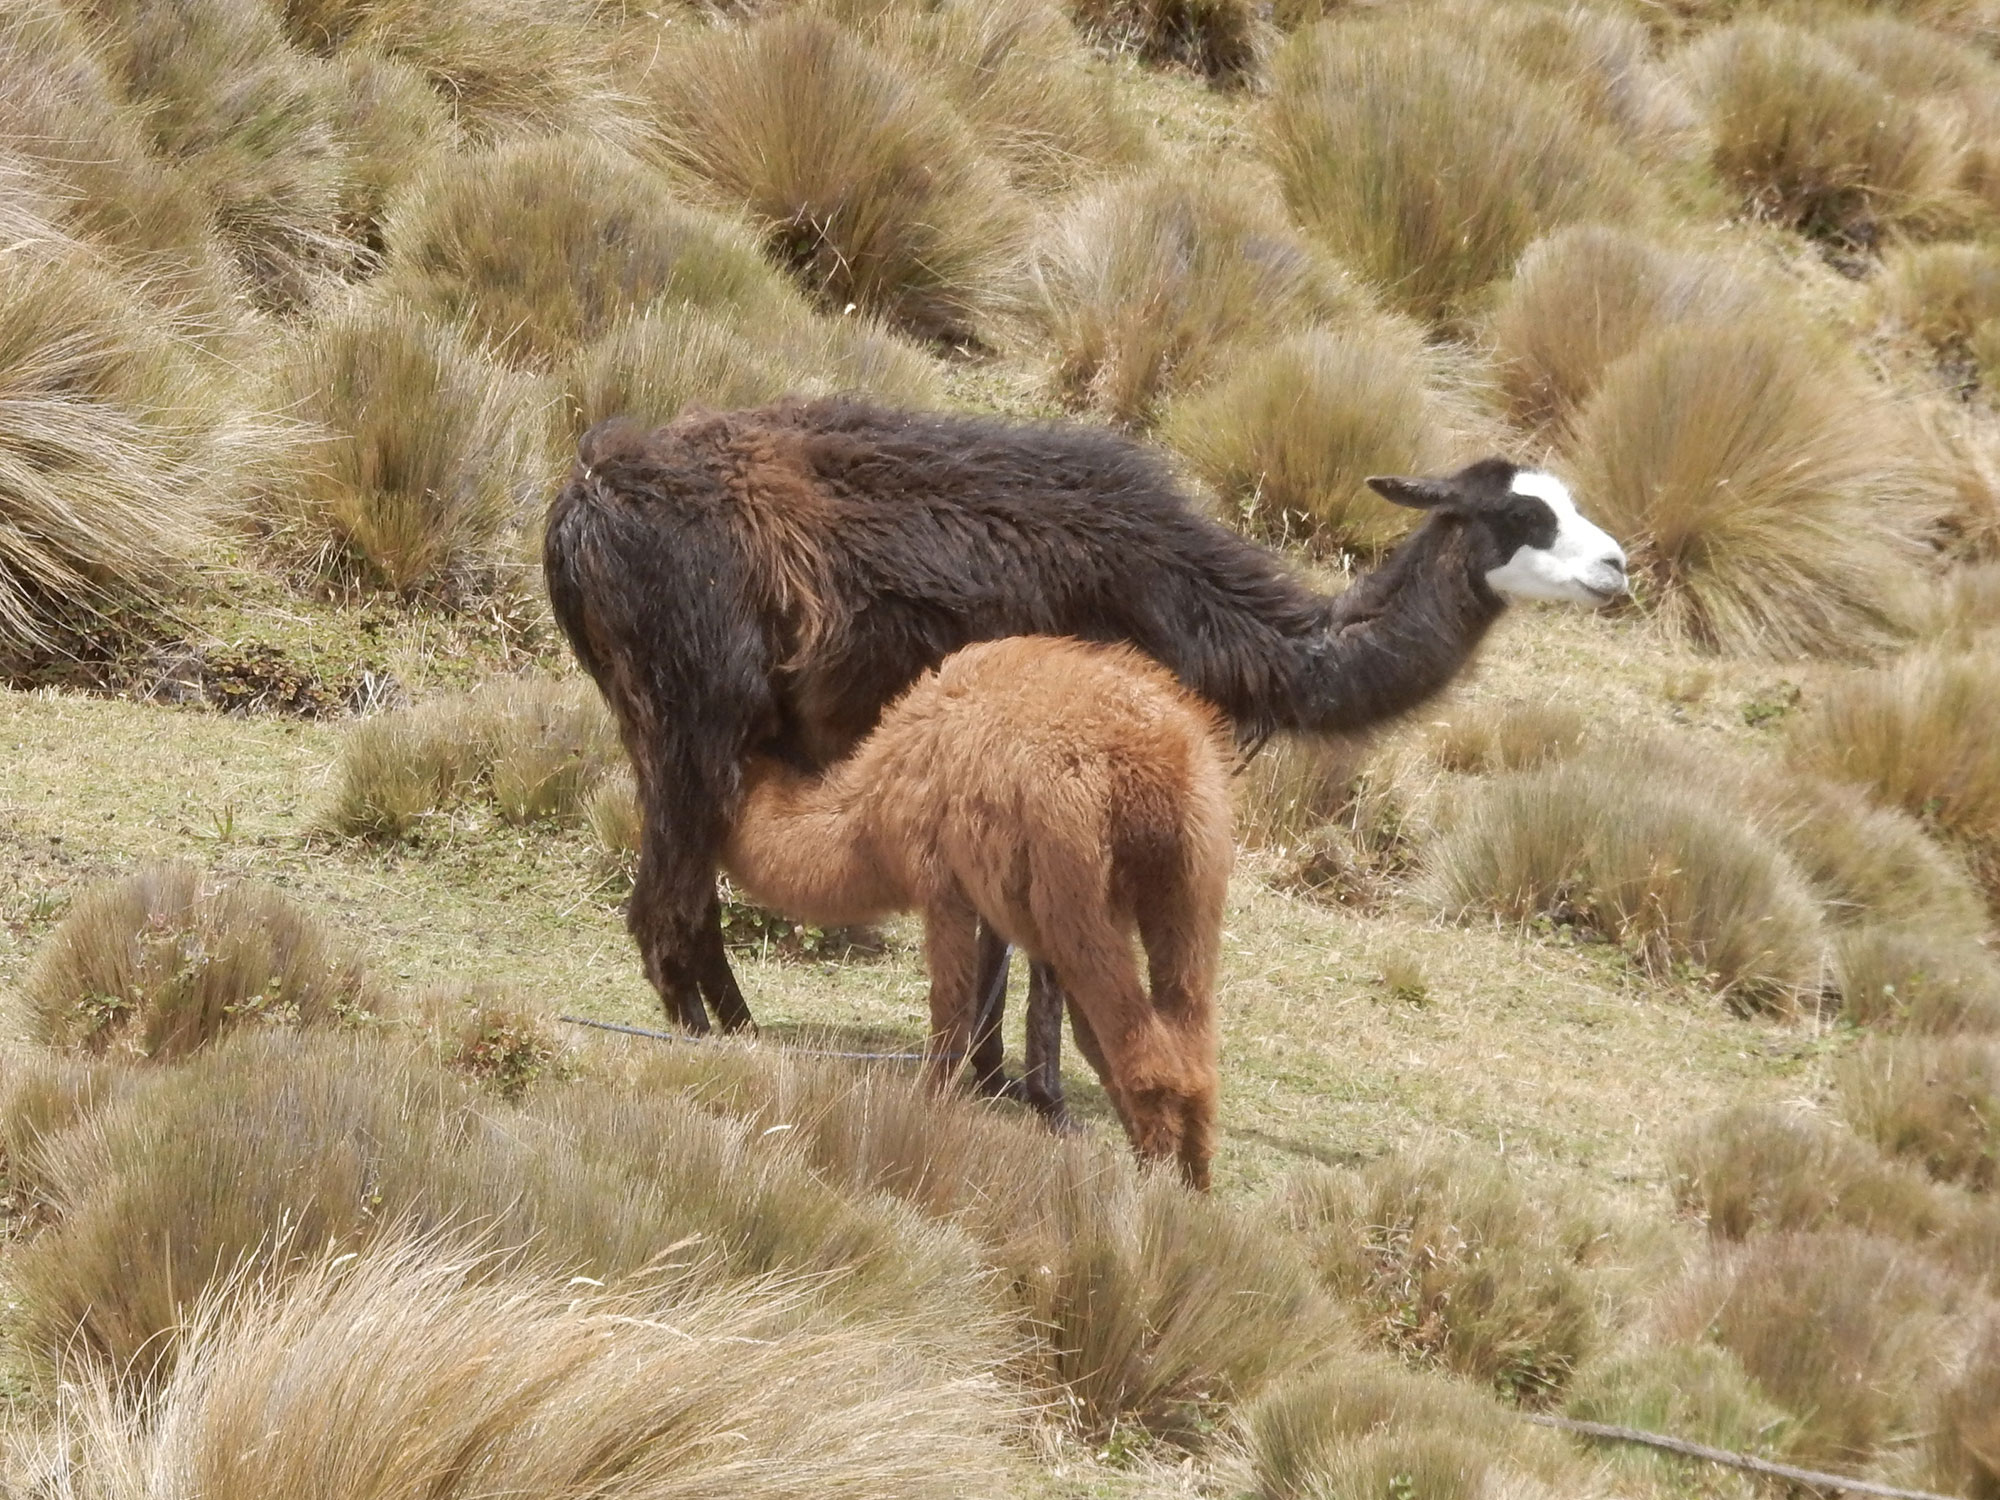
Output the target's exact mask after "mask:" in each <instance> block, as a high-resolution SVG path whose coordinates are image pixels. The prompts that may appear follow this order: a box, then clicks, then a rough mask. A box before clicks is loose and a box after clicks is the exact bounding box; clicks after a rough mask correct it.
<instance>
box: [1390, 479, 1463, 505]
mask: <svg viewBox="0 0 2000 1500" xmlns="http://www.w3.org/2000/svg"><path fill="white" fill-rule="evenodd" d="M1368 488H1369V489H1371V490H1373V491H1374V492H1375V493H1376V494H1378V495H1380V496H1381V497H1382V498H1383V499H1384V500H1387V501H1389V502H1390V503H1391V504H1393V505H1407V506H1409V507H1410V509H1412V510H1434V509H1436V508H1437V507H1438V506H1440V505H1445V504H1449V503H1450V502H1451V501H1453V500H1456V499H1458V497H1459V496H1458V491H1457V490H1455V489H1453V488H1452V487H1451V486H1450V485H1448V484H1445V483H1443V482H1442V481H1440V480H1436V479H1399V478H1397V477H1396V476H1395V475H1393V474H1377V475H1374V476H1372V477H1371V478H1370V479H1369V480H1368Z"/></svg>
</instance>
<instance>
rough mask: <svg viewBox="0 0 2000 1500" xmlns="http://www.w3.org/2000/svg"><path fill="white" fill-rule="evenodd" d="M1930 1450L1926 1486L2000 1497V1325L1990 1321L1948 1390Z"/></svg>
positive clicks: (1979, 1499) (1984, 1498)
mask: <svg viewBox="0 0 2000 1500" xmlns="http://www.w3.org/2000/svg"><path fill="white" fill-rule="evenodd" d="M1928 1447H1929V1450H1930V1451H1929V1452H1928V1453H1927V1454H1926V1455H1925V1458H1926V1464H1925V1469H1926V1473H1925V1476H1924V1482H1925V1483H1927V1484H1929V1485H1932V1486H1933V1487H1935V1488H1937V1489H1938V1490H1941V1491H1944V1492H1947V1493H1952V1494H1959V1495H1970V1496H1973V1497H1975V1500H1992V1497H1993V1496H1995V1495H2000V1322H1996V1321H1994V1320H1992V1319H1991V1318H1989V1319H1988V1321H1987V1325H1986V1328H1985V1331H1984V1334H1983V1336H1982V1337H1981V1338H1980V1339H1979V1341H1978V1342H1977V1343H1976V1344H1975V1345H1974V1346H1973V1348H1972V1350H1971V1352H1970V1353H1969V1355H1968V1356H1967V1358H1966V1361H1965V1364H1964V1366H1963V1368H1962V1369H1961V1370H1960V1371H1959V1372H1958V1374H1957V1376H1956V1378H1954V1379H1953V1380H1952V1381H1951V1383H1950V1384H1949V1385H1948V1386H1947V1387H1946V1389H1945V1392H1944V1394H1943V1397H1942V1398H1941V1399H1940V1401H1939V1402H1938V1406H1937V1412H1936V1415H1935V1417H1934V1419H1933V1424H1932V1426H1931V1431H1930V1442H1929V1444H1928Z"/></svg>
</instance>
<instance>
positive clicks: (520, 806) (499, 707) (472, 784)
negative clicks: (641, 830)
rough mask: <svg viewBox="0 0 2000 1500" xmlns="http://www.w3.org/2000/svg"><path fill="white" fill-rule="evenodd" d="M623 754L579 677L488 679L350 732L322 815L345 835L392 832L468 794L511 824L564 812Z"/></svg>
mask: <svg viewBox="0 0 2000 1500" xmlns="http://www.w3.org/2000/svg"><path fill="white" fill-rule="evenodd" d="M623 764H624V751H623V749H622V748H621V747H620V745H619V743H618V732H617V729H616V727H615V726H614V725H613V723H612V721H611V715H610V713H609V712H608V711H607V710H606V709H605V707H604V702H603V700H602V699H601V698H599V697H598V696H597V691H596V689H595V688H593V687H591V685H590V684H589V683H588V682H587V681H585V680H583V679H581V678H573V679H569V680H567V681H554V680H548V679H530V678H523V679H518V680H502V681H496V682H490V683H487V684H486V685H484V686H482V687H480V688H476V689H474V690H473V691H472V692H470V693H464V694H454V695H449V696H446V697H441V698H438V699H435V700H433V701H431V702H429V703H424V704H420V705H418V706H416V707H414V708H407V709H397V710H394V711H392V712H390V713H386V714H380V715H377V716H376V717H374V718H371V719H367V720H364V721H363V722H362V723H360V724H357V725H356V726H355V727H354V728H353V729H351V730H349V731H348V735H347V739H346V741H345V743H344V744H343V745H342V747H341V757H340V766H339V770H338V779H337V782H336V785H335V788H334V793H333V798H332V801H331V803H330V805H329V807H328V809H327V811H326V813H325V815H324V821H325V823H326V826H327V827H328V828H329V829H330V830H332V831H333V832H335V833H339V834H342V835H344V836H346V837H349V838H375V839H400V838H404V837H406V836H408V835H409V834H410V833H411V831H412V830H413V829H415V828H416V827H417V826H418V824H419V823H420V822H421V821H422V820H423V819H424V818H426V817H428V816H430V815H432V814H434V813H437V812H440V811H442V810H446V809H450V808H453V807H456V806H458V805H460V804H461V803H463V802H464V801H465V800H466V799H467V798H468V797H471V796H472V795H474V794H475V793H478V794H483V795H485V796H487V797H490V798H491V799H492V801H493V803H494V805H495V807H496V809H497V811H498V812H499V814H500V816H501V817H502V818H504V819H506V820H507V821H508V822H510V823H529V822H534V821H537V820H539V819H545V818H552V819H556V820H558V821H565V822H569V821H575V820H576V819H577V818H579V817H580V816H581V815H582V813H583V810H584V807H585V805H586V803H587V802H588V801H589V800H590V799H591V797H592V794H593V793H594V792H595V791H596V790H597V788H598V784H599V783H600V782H602V781H603V780H604V779H605V778H606V776H608V775H609V774H610V773H611V771H612V770H614V769H615V768H617V767H619V766H622V765H623Z"/></svg>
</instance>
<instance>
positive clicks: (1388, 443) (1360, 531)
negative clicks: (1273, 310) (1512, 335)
mask: <svg viewBox="0 0 2000 1500" xmlns="http://www.w3.org/2000/svg"><path fill="white" fill-rule="evenodd" d="M1476 427H1477V424H1476V421H1475V420H1474V419H1472V418H1471V417H1470V415H1469V413H1468V412H1467V411H1466V410H1464V409H1463V404H1462V403H1459V402H1457V401H1454V400H1453V399H1452V398H1450V397H1449V396H1447V395H1445V394H1444V393H1443V392H1442V391H1441V389H1440V387H1439V383H1438V371H1437V369H1436V366H1435V362H1434V360H1433V358H1432V357H1431V355H1430V354H1429V352H1428V351H1427V350H1426V349H1425V348H1424V345H1423V341H1422V339H1421V338H1419V337H1418V336H1417V335H1416V333H1415V332H1414V331H1413V330H1412V329H1410V328H1409V327H1407V326H1405V325H1404V324H1402V323H1400V322H1396V321H1391V320H1373V319H1371V320H1368V321H1365V322H1360V323H1356V324H1353V325H1350V326H1347V327H1341V328H1332V329H1313V330H1309V331H1307V332H1304V333H1295V334H1292V335H1290V336H1288V337H1286V338H1283V339H1281V340H1279V341H1277V342H1276V343H1273V344H1270V345H1268V346H1266V347H1263V348H1257V349H1253V350H1252V351H1250V352H1248V353H1246V354H1245V355H1244V356H1243V357H1242V358H1241V359H1240V360H1239V361H1237V362H1236V364H1235V365H1234V366H1233V367H1231V368H1230V369H1229V371H1228V372H1227V374H1225V375H1224V376H1223V377H1222V378H1221V379H1219V380H1217V381H1216V382H1215V384H1214V385H1212V386H1211V387H1210V388H1209V389H1207V390H1206V391H1203V392H1200V393H1199V394H1197V395H1195V396H1192V397H1189V398H1188V399H1187V400H1185V401H1182V402H1180V403H1178V404H1176V405H1175V407H1174V408H1173V409H1172V410H1171V411H1170V412H1169V413H1168V416H1167V420H1166V421H1165V423H1164V424H1163V425H1162V428H1161V434H1162V436H1163V437H1164V439H1165V440H1166V442H1167V443H1168V444H1169V445H1170V446H1172V447H1173V448H1174V449H1176V450H1177V451H1178V452H1179V453H1180V454H1181V455H1182V457H1184V458H1185V459H1186V460H1187V463H1188V466H1189V467H1190V468H1191V469H1193V470H1194V472H1195V473H1196V474H1197V475H1199V476H1200V477H1201V478H1202V479H1203V480H1204V481H1205V482H1206V483H1207V484H1209V485H1210V486H1211V487H1212V488H1214V489H1215V491H1216V492H1217V493H1218V494H1219V495H1220V496H1221V498H1222V503H1223V506H1224V508H1225V510H1226V511H1227V512H1228V513H1229V514H1231V515H1232V516H1233V517H1235V518H1236V519H1237V520H1238V521H1240V522H1241V523H1242V524H1243V525H1244V526H1246V527H1247V528H1249V529H1250V530H1252V531H1254V532H1257V533H1259V534H1260V535H1262V536H1265V537H1268V538H1271V539H1274V540H1290V541H1299V542H1305V543H1308V544H1310V545H1312V546H1315V547H1319V548H1325V549H1328V550H1348V551H1354V552H1360V553H1364V554H1372V553H1378V552H1381V551H1384V550H1386V549H1387V548H1388V547H1390V546H1393V545H1394V544H1395V543H1396V541H1398V540H1399V539H1400V538H1401V537H1402V536H1403V534H1404V533H1405V532H1407V531H1408V530H1409V528H1410V526H1411V525H1412V523H1413V522H1414V520H1415V513H1414V512H1413V511H1410V510H1408V509H1406V508H1404V507H1402V506H1397V505H1391V504H1390V503H1389V502H1388V501H1386V500H1384V499H1382V498H1381V497H1380V496H1378V495H1377V494H1375V492H1374V491H1373V490H1371V489H1369V488H1368V486H1367V484H1366V482H1365V481H1366V480H1367V479H1368V477H1369V476H1370V475H1373V474H1427V473H1432V472H1435V471H1436V470H1438V469H1440V468H1443V467H1446V466H1447V463H1448V460H1449V458H1450V456H1452V455H1453V454H1454V453H1455V452H1456V451H1457V450H1458V449H1459V448H1460V447H1463V446H1464V444H1465V438H1464V434H1465V431H1466V430H1467V429H1468V428H1471V429H1474V430H1476Z"/></svg>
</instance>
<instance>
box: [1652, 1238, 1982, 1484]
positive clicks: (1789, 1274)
mask: <svg viewBox="0 0 2000 1500" xmlns="http://www.w3.org/2000/svg"><path fill="white" fill-rule="evenodd" d="M1962 1300H1963V1294H1962V1293H1960V1292H1958V1291H1957V1290H1956V1289H1955V1288H1954V1286H1953V1285H1952V1283H1951V1282H1950V1281H1949V1280H1948V1279H1947V1278H1945V1277H1944V1275H1943V1274H1942V1273H1941V1272H1939V1271H1937V1270H1935V1269H1934V1268H1932V1267H1931V1266H1929V1265H1928V1264H1926V1263H1925V1262H1924V1261H1922V1260H1921V1259H1919V1258H1918V1257H1916V1256H1914V1255H1912V1254H1911V1253H1910V1252H1909V1251H1908V1250H1906V1249H1905V1248H1903V1247H1901V1246H1898V1245H1896V1244H1894V1243H1892V1242H1888V1241H1883V1240H1880V1239H1874V1238H1870V1237H1868V1236H1865V1235H1859V1234H1854V1233H1851V1232H1842V1233H1824V1234H1782V1235H1772V1236H1768V1237H1759V1238H1757V1239H1753V1240H1751V1241H1750V1242H1749V1243H1748V1244H1746V1245H1745V1246H1743V1247H1742V1248H1741V1249H1738V1250H1734V1251H1730V1252H1722V1253H1718V1254H1717V1256H1716V1257H1715V1259H1714V1260H1713V1261H1712V1262H1711V1263H1710V1264H1709V1265H1708V1266H1706V1267H1704V1268H1701V1269H1699V1270H1698V1271H1696V1272H1695V1273H1694V1275H1693V1276H1692V1277H1691V1278H1690V1280H1689V1282H1688V1284H1687V1285H1686V1286H1684V1287H1683V1288H1682V1289H1681V1290H1680V1292H1679V1293H1678V1294H1677V1297H1676V1298H1675V1300H1674V1302H1673V1304H1672V1305H1671V1306H1669V1307H1668V1308H1667V1309H1665V1311H1664V1316H1665V1318H1666V1321H1667V1326H1668V1328H1669V1330H1670V1331H1671V1332H1673V1333H1674V1334H1677V1335H1678V1341H1680V1342H1686V1343H1694V1342H1697V1341H1698V1340H1700V1339H1702V1338H1707V1339H1712V1340H1714V1341H1715V1342H1716V1343H1717V1344H1720V1345H1721V1346H1722V1347H1723V1348H1724V1349H1726V1350H1728V1351H1729V1352H1730V1353H1732V1354H1734V1355H1735V1356H1736V1358H1737V1359H1738V1360H1740V1361H1741V1362H1742V1365H1743V1368H1744V1369H1745V1370H1746V1371H1748V1373H1749V1374H1750V1376H1751V1378H1752V1379H1754V1380H1755V1381H1756V1382H1757V1385H1758V1387H1759V1388H1760V1389H1761V1390H1762V1391H1763V1392H1765V1393H1766V1394H1767V1395H1768V1396H1769V1397H1770V1398H1771V1399H1773V1400H1775V1401H1776V1402H1777V1403H1778V1404H1779V1405H1780V1406H1782V1407H1783V1408H1785V1410H1786V1411H1788V1412H1789V1413H1790V1414H1791V1416H1792V1417H1793V1418H1794V1420H1795V1422H1796V1425H1795V1426H1794V1427H1793V1428H1792V1430H1791V1432H1790V1433H1789V1435H1788V1438H1787V1441H1786V1444H1785V1447H1786V1450H1787V1452H1788V1453H1790V1454H1791V1455H1793V1457H1794V1458H1795V1460H1796V1461H1800V1462H1805V1463H1809V1464H1839V1465H1846V1466H1852V1465H1859V1464H1865V1463H1867V1462H1869V1461H1870V1460H1871V1459H1872V1458H1874V1457H1875V1456H1876V1455H1877V1453H1878V1452H1880V1451H1882V1450H1883V1449H1884V1448H1886V1447H1889V1446H1891V1445H1894V1444H1897V1443H1900V1442H1902V1441H1904V1440H1905V1437H1906V1434H1908V1433H1910V1432H1912V1431H1914V1430H1916V1429H1917V1427H1918V1426H1919V1424H1920V1422H1921V1418H1922V1413H1923V1411H1924V1410H1925V1406H1926V1402H1927V1398H1928V1396H1929V1394H1930V1391H1931V1389H1932V1388H1933V1387H1934V1385H1935V1382H1936V1379H1937V1376H1938V1375H1939V1373H1940V1372H1941V1368H1942V1367H1943V1365H1944V1363H1945V1360H1946V1358H1947V1357H1948V1344H1947V1340H1946V1336H1947V1334H1948V1333H1949V1331H1950V1328H1951V1324H1950V1321H1949V1317H1950V1314H1951V1312H1952V1311H1953V1308H1954V1306H1955V1304H1956V1303H1958V1302H1960V1301H1962Z"/></svg>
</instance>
